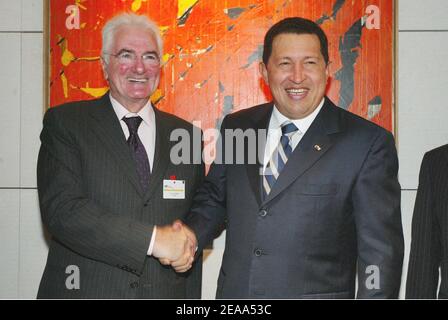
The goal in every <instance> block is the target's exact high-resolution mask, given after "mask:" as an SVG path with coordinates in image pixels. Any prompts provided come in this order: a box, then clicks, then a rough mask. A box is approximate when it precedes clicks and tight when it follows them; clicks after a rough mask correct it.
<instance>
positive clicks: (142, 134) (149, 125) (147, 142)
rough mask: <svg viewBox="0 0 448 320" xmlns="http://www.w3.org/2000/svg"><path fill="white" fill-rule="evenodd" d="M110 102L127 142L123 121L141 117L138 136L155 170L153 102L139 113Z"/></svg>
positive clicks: (127, 136)
mask: <svg viewBox="0 0 448 320" xmlns="http://www.w3.org/2000/svg"><path fill="white" fill-rule="evenodd" d="M109 97H110V101H111V103H112V107H113V109H114V111H115V114H116V115H117V118H118V120H119V121H120V125H121V129H122V130H123V133H124V136H125V138H126V140H128V138H129V135H130V134H129V128H128V126H127V125H126V123H125V122H124V121H123V120H122V119H123V117H126V118H131V117H136V116H140V117H141V118H142V119H143V121H142V123H141V124H140V126H139V127H138V131H137V133H138V136H139V138H140V140H141V141H142V144H143V147H144V148H145V151H146V154H147V155H148V161H149V167H150V168H151V170H152V168H153V165H154V153H155V147H156V116H155V113H154V109H153V106H152V104H151V100H148V103H147V104H146V105H145V106H144V107H143V108H142V109H141V110H140V111H139V112H137V113H133V112H130V111H129V110H128V109H126V108H125V107H124V106H123V105H122V104H121V103H120V102H118V101H117V100H115V99H114V98H113V97H112V95H109ZM156 232H157V228H156V226H154V229H153V232H152V237H151V242H150V244H149V248H148V255H149V256H150V255H151V254H152V249H153V247H154V241H155V238H156Z"/></svg>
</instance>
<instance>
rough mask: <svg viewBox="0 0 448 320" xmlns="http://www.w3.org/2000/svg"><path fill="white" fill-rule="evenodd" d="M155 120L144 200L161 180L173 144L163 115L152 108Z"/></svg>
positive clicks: (168, 161)
mask: <svg viewBox="0 0 448 320" xmlns="http://www.w3.org/2000/svg"><path fill="white" fill-rule="evenodd" d="M154 113H155V119H156V145H155V149H154V151H155V152H154V161H153V168H151V177H150V178H149V186H148V191H147V192H146V194H145V198H150V197H151V195H152V194H153V193H154V191H155V190H156V188H157V186H159V184H160V182H161V181H162V180H163V176H164V174H165V171H166V168H167V167H168V164H169V163H170V162H171V161H170V150H171V147H172V146H173V144H174V142H172V141H170V133H171V132H170V128H168V127H167V122H168V121H166V120H164V114H163V113H162V112H160V111H159V110H157V109H156V108H154Z"/></svg>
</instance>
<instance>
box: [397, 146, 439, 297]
mask: <svg viewBox="0 0 448 320" xmlns="http://www.w3.org/2000/svg"><path fill="white" fill-rule="evenodd" d="M447 248H448V145H444V146H442V147H439V148H437V149H434V150H431V151H429V152H427V153H426V154H425V156H424V157H423V161H422V165H421V168H420V178H419V185H418V191H417V198H416V200H415V207H414V215H413V218H412V243H411V254H410V257H409V267H408V277H407V282H406V298H407V299H435V298H436V297H438V298H440V299H448V284H447V278H448V275H447V272H448V265H447V261H448V251H447ZM439 268H440V271H439ZM439 277H440V281H439ZM439 282H440V283H439ZM439 285H440V289H439ZM438 289H439V290H438Z"/></svg>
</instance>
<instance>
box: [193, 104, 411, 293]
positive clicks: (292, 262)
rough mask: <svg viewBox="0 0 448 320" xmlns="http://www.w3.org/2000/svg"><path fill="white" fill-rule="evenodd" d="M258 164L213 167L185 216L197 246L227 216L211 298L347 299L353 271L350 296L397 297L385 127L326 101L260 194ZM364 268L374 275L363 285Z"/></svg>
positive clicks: (229, 120) (395, 209)
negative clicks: (274, 178)
mask: <svg viewBox="0 0 448 320" xmlns="http://www.w3.org/2000/svg"><path fill="white" fill-rule="evenodd" d="M272 109H273V106H272V104H264V105H260V106H256V107H253V108H250V109H246V110H243V111H240V112H237V113H234V114H231V115H228V116H227V117H226V118H225V119H224V121H223V124H222V130H221V132H223V131H224V129H236V128H239V129H243V130H247V129H254V128H255V129H266V128H268V122H269V119H270V115H271V112H272ZM225 144H226V141H225V137H224V141H223V145H225ZM249 147H250V146H249ZM319 147H320V148H319ZM261 149H264V146H263V147H262V148H261ZM318 149H320V150H318ZM225 151H227V152H228V150H225ZM258 151H260V150H258ZM223 153H224V154H225V152H223ZM263 154H264V150H261V155H263ZM225 157H226V156H225V155H224V158H225ZM229 158H230V157H229ZM259 169H260V164H249V165H248V164H213V165H212V167H211V169H210V172H209V173H208V176H207V177H206V180H205V182H204V184H203V186H202V187H201V188H200V189H199V190H198V193H197V195H196V196H195V199H194V205H193V209H192V211H191V214H189V215H188V218H187V220H186V222H187V223H188V224H189V225H190V226H191V227H192V228H193V229H194V231H195V232H196V234H197V236H198V240H199V247H200V248H202V247H203V246H204V245H206V244H207V243H209V242H210V241H211V240H212V238H213V237H214V235H215V232H216V229H218V226H219V225H220V224H222V223H224V222H225V223H226V227H227V231H226V246H225V251H224V256H223V261H222V266H221V271H220V275H219V280H218V289H217V297H218V298H353V297H354V295H355V275H356V269H357V270H358V277H359V290H358V297H360V298H374V297H375V298H396V297H397V295H398V292H399V287H400V277H401V268H402V259H403V234H402V226H401V213H400V185H399V183H398V180H397V170H398V161H397V155H396V149H395V144H394V139H393V137H392V135H391V134H390V133H389V132H387V131H386V130H384V129H382V128H380V127H379V126H377V125H375V124H372V123H370V122H368V121H366V120H364V119H362V118H360V117H358V116H355V115H353V114H351V113H349V112H346V111H344V110H342V109H340V108H338V107H336V106H335V105H334V104H333V103H332V102H331V101H330V100H328V99H326V101H325V104H324V106H323V108H322V110H321V111H320V113H319V114H318V116H317V117H316V119H315V121H314V122H313V124H312V125H311V127H310V128H309V130H308V131H307V133H306V134H305V135H304V137H303V138H302V140H301V142H300V143H299V145H298V146H297V147H296V148H295V150H294V152H293V154H292V155H291V157H290V158H289V160H288V162H287V163H286V166H285V167H284V169H283V171H282V172H281V174H280V176H279V178H278V180H277V182H276V184H275V185H274V187H273V189H272V191H271V193H270V194H269V196H268V197H267V198H266V199H262V196H261V176H260V175H259ZM372 265H373V266H376V267H377V268H378V270H377V271H379V276H380V278H379V279H380V280H379V287H378V288H377V289H375V288H374V289H370V290H369V289H367V287H366V285H365V283H366V281H367V282H368V283H369V284H372V283H373V282H372V279H373V278H368V277H369V275H371V274H372V271H371V269H368V266H372ZM366 270H367V271H368V273H366ZM373 284H374V283H373Z"/></svg>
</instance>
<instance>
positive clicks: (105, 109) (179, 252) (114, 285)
mask: <svg viewBox="0 0 448 320" xmlns="http://www.w3.org/2000/svg"><path fill="white" fill-rule="evenodd" d="M161 56H162V40H161V37H160V34H159V31H158V27H157V26H156V25H155V24H154V23H153V22H151V21H150V20H149V19H148V18H147V17H145V16H137V15H131V14H123V15H120V16H117V17H115V18H113V19H112V20H110V21H109V22H108V23H107V24H106V25H105V27H104V29H103V49H102V64H103V70H104V74H105V77H106V79H107V80H108V82H109V85H110V92H109V93H107V94H106V95H104V96H103V97H101V98H100V99H97V100H92V101H79V102H73V103H67V104H65V105H62V106H59V107H56V108H52V109H50V110H48V112H47V113H46V115H45V118H44V128H43V131H42V134H41V140H42V146H41V149H40V153H39V161H38V169H37V174H38V190H39V201H40V208H41V213H42V218H43V221H44V224H45V226H46V228H47V229H48V231H49V233H50V234H51V236H52V239H51V243H50V249H49V253H48V260H47V264H46V267H45V271H44V274H43V276H42V280H41V283H40V287H39V293H38V298H177V299H185V298H200V296H201V267H202V266H201V261H200V259H199V261H197V262H196V263H195V264H194V266H193V268H192V270H190V271H189V272H188V273H182V274H177V273H176V272H175V271H174V270H172V269H171V268H169V267H166V266H163V265H162V264H160V263H159V261H158V258H164V259H169V260H170V261H174V262H173V265H174V266H175V267H176V268H178V269H179V268H180V269H181V270H183V271H186V270H187V269H189V268H190V266H191V262H192V259H193V255H194V250H195V248H196V244H195V243H194V242H192V241H191V240H190V239H188V238H187V234H186V233H185V232H184V230H183V229H182V226H181V224H180V223H174V224H172V225H170V223H172V222H173V221H174V220H176V219H180V218H182V217H183V216H184V215H185V214H186V213H187V212H188V210H189V208H190V206H191V203H192V198H193V194H194V191H195V189H196V188H197V187H198V186H199V185H200V183H201V182H202V180H203V176H204V166H203V164H202V163H201V161H200V153H201V150H196V151H198V152H197V153H196V154H194V155H192V158H193V157H195V158H194V159H191V161H190V162H189V163H181V164H177V165H175V164H174V163H173V161H172V160H173V159H171V158H170V149H171V148H172V146H173V144H174V142H173V141H171V140H170V135H171V133H172V132H173V131H174V130H184V131H185V132H188V133H189V135H190V136H192V137H193V136H194V133H193V131H195V130H199V129H194V128H193V126H192V125H191V124H189V123H188V122H186V121H184V120H182V119H179V118H177V117H175V116H173V115H170V114H167V113H164V112H162V111H159V110H157V109H156V108H154V106H153V105H152V104H151V102H150V100H149V98H150V96H151V94H152V93H153V92H154V91H155V90H156V88H157V86H158V83H159V76H160V63H161V60H160V59H161ZM195 133H196V131H195ZM199 136H200V132H199ZM197 156H199V158H198V157H197ZM198 159H199V161H198ZM194 163H197V164H194ZM156 226H157V227H156Z"/></svg>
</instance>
